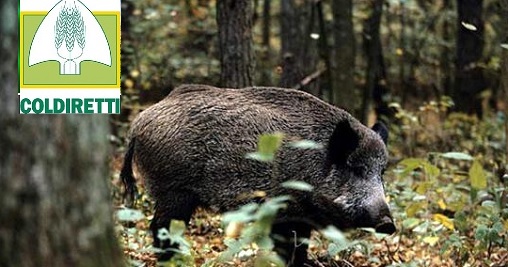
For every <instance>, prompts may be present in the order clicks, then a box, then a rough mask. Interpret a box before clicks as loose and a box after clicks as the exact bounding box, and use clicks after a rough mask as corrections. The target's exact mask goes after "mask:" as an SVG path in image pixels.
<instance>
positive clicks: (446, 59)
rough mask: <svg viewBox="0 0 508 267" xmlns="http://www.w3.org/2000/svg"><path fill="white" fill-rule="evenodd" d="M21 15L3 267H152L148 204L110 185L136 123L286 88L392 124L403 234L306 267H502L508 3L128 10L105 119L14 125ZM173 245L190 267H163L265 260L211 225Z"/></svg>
mask: <svg viewBox="0 0 508 267" xmlns="http://www.w3.org/2000/svg"><path fill="white" fill-rule="evenodd" d="M15 7H16V3H15V2H14V1H4V2H3V3H2V4H1V12H2V13H1V14H2V21H3V24H2V27H1V28H0V30H1V36H2V39H1V40H2V43H1V45H2V47H1V49H2V53H0V55H1V56H0V58H1V61H0V62H1V65H0V73H1V74H2V76H1V81H2V83H1V90H0V111H1V113H0V114H2V115H1V117H0V122H1V123H2V126H3V128H4V129H3V130H2V132H1V134H0V145H1V146H2V148H3V150H4V153H3V154H2V156H1V157H0V177H1V178H2V179H1V180H0V187H1V188H5V192H6V193H5V194H2V195H1V196H0V200H1V201H0V203H2V206H3V209H1V210H0V219H1V221H0V222H1V223H0V241H2V242H1V243H0V244H1V245H2V247H1V248H0V263H2V264H0V265H3V264H6V266H70V265H72V266H119V265H121V264H123V263H125V259H127V262H126V265H127V266H155V258H154V256H153V250H152V249H151V247H150V246H151V239H152V238H151V236H150V234H149V233H148V232H149V231H148V225H149V221H150V219H151V216H152V215H151V212H152V205H153V203H152V201H151V199H150V197H149V195H147V194H145V193H144V191H143V190H142V191H141V192H142V194H141V197H140V200H139V201H138V202H137V203H136V206H134V207H131V208H130V209H127V208H125V206H124V204H123V200H122V195H123V189H122V185H121V182H120V180H119V175H118V173H119V169H120V166H121V161H122V157H123V153H124V150H125V140H124V138H125V136H126V131H127V130H128V127H129V122H130V121H131V120H132V119H133V117H134V116H136V115H137V114H138V113H139V112H141V111H142V110H143V109H145V108H146V107H148V106H149V105H151V104H153V103H155V102H157V101H158V100H160V99H162V98H163V97H164V96H165V95H167V94H168V93H169V92H170V91H171V90H172V89H173V88H175V86H177V85H180V84H183V83H203V84H209V85H216V86H222V87H232V88H242V87H245V86H251V85H256V86H282V87H291V88H296V89H300V90H304V91H307V92H309V93H312V94H314V95H316V96H318V97H320V98H322V99H324V100H325V101H328V102H330V103H332V104H334V105H337V106H339V107H342V108H344V109H346V110H348V111H349V112H351V113H352V114H353V115H355V117H357V118H358V119H360V120H361V121H362V122H364V123H365V124H367V125H372V124H373V122H374V121H376V120H383V121H385V122H387V124H388V125H389V127H390V133H391V135H390V141H389V150H390V163H391V164H390V168H389V170H388V171H387V172H386V174H385V183H386V192H387V200H388V201H389V203H390V205H391V208H392V211H393V214H394V217H395V220H396V223H397V226H398V229H399V231H398V232H397V233H396V234H395V235H393V236H380V235H377V234H373V233H372V232H369V231H368V230H365V229H363V230H357V231H352V232H348V233H345V234H344V235H342V234H338V233H335V232H333V233H330V232H324V233H323V232H321V233H317V232H316V233H315V234H314V236H313V238H312V240H310V241H309V242H311V257H312V261H313V262H314V264H315V265H316V266H506V265H507V263H508V251H507V249H506V247H507V244H508V206H507V205H508V189H507V184H508V175H507V165H508V161H507V158H508V157H507V154H508V145H507V141H506V139H507V132H508V122H507V121H508V120H507V117H508V1H506V0H497V1H494V0H483V1H480V0H457V1H450V0H437V1H425V0H418V1H417V0H389V1H388V0H387V1H373V0H358V1H352V0H349V1H324V0H323V1H319V0H308V1H304V0H280V1H277V0H273V1H270V0H237V1H234V0H223V1H221V0H218V1H204V0H164V1H163V0H147V1H132V0H131V1H128V0H125V1H122V97H123V99H122V107H123V109H122V114H121V115H119V116H113V117H111V118H107V117H104V116H102V117H98V116H86V117H80V116H65V117H63V116H60V117H56V116H53V117H52V116H38V117H37V118H33V117H32V118H27V117H20V116H19V114H16V113H17V109H16V107H13V103H16V101H15V97H16V96H15V95H13V94H12V92H15V91H16V90H15V88H16V87H17V86H16V85H17V74H16V73H15V71H14V70H15V69H16V67H15V66H16V65H15V64H16V59H17V58H16V53H13V51H16V50H17V40H18V36H17V32H16V29H17V24H16V23H14V21H16V20H15V18H13V17H12V14H15V10H16V9H15ZM90 129H92V131H91V130H90ZM54 133H57V134H54ZM27 140H30V142H27ZM111 145H112V146H113V148H114V149H113V151H110V150H108V147H111ZM106 160H107V161H106ZM139 182H140V183H142V181H139ZM107 184H110V185H111V186H110V189H111V190H107V188H108V187H107V186H106V185H107ZM141 185H142V184H141ZM111 197H112V200H113V206H112V207H111V205H110V204H111V201H110V198H111ZM112 214H113V215H114V219H113V220H112V219H111V217H112V216H111V215H112ZM253 224H255V222H253ZM175 229H176V230H175ZM175 229H173V230H174V231H173V234H175V231H176V232H177V235H179V236H183V237H184V239H182V240H184V241H182V245H184V246H185V245H188V250H187V252H188V255H187V256H186V257H183V258H181V259H179V262H173V263H170V265H169V266H174V265H184V266H192V265H196V266H201V265H203V264H209V265H210V264H218V265H223V266H239V265H244V266H250V265H252V264H256V263H258V264H259V262H261V263H263V262H266V260H270V259H271V258H266V257H262V256H263V255H264V254H262V253H256V252H258V251H259V246H258V245H256V244H252V243H248V244H243V243H241V242H240V243H241V244H242V246H241V248H234V247H232V246H231V243H230V242H228V241H227V240H228V238H231V236H230V234H231V233H230V232H228V230H227V228H226V227H225V226H224V225H222V224H221V219H220V216H218V214H212V213H209V212H208V211H204V210H202V211H200V212H198V213H197V214H196V215H195V216H194V218H193V220H192V222H191V227H190V229H189V230H188V231H186V232H185V233H183V230H182V229H180V228H178V227H177V226H175ZM247 229H248V228H247ZM179 231H180V232H179ZM233 236H234V235H233ZM99 237H100V238H99ZM117 238H119V239H120V246H118V243H117ZM238 238H239V240H240V241H241V240H243V239H242V236H241V234H240V237H238ZM235 249H239V251H237V252H238V253H237V254H235V255H236V256H235V257H228V258H227V259H224V257H221V256H220V255H224V254H227V253H228V252H231V251H232V250H233V251H234V250H235ZM122 252H123V253H122ZM122 254H123V255H122ZM26 255H30V257H26ZM69 264H70V265H69ZM171 264H173V265H171ZM265 266H266V265H265Z"/></svg>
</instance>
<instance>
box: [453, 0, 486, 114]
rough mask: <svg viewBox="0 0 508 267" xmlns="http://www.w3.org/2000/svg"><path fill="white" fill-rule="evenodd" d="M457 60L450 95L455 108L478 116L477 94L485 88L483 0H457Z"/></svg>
mask: <svg viewBox="0 0 508 267" xmlns="http://www.w3.org/2000/svg"><path fill="white" fill-rule="evenodd" d="M457 9H458V19H457V28H458V33H457V62H456V75H455V90H454V94H453V98H454V100H455V107H456V109H457V111H462V112H466V113H470V114H475V113H476V114H477V115H479V116H480V117H481V115H482V110H481V99H479V98H478V94H479V93H480V92H481V91H482V90H484V89H485V88H486V86H487V85H486V81H485V78H484V76H483V72H482V69H481V68H480V67H479V66H478V63H480V60H481V58H482V52H483V46H484V40H483V32H484V24H483V20H482V11H483V0H457Z"/></svg>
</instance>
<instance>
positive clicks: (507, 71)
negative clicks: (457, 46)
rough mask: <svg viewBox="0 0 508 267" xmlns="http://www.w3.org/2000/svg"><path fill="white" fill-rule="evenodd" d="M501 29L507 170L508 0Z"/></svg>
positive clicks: (504, 2) (507, 167) (503, 4)
mask: <svg viewBox="0 0 508 267" xmlns="http://www.w3.org/2000/svg"><path fill="white" fill-rule="evenodd" d="M500 5H501V16H500V17H501V18H503V20H504V21H503V25H504V28H503V29H502V34H503V35H502V36H501V38H502V39H501V40H502V45H503V46H502V49H501V50H502V55H501V60H502V61H501V87H502V92H501V95H502V94H503V93H504V103H503V104H504V125H505V139H506V140H505V143H506V144H505V162H504V164H505V170H506V171H508V0H501V1H500Z"/></svg>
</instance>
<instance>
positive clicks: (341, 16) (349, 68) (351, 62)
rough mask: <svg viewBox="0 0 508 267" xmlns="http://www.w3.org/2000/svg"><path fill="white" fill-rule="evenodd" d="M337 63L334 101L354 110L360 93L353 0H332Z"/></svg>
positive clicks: (356, 108)
mask: <svg viewBox="0 0 508 267" xmlns="http://www.w3.org/2000/svg"><path fill="white" fill-rule="evenodd" d="M332 10H333V33H334V48H333V50H334V53H335V57H334V59H335V62H334V63H335V64H334V68H333V70H332V71H333V72H334V74H333V77H335V81H334V83H333V84H334V87H333V89H332V90H333V94H332V95H333V98H332V103H333V104H335V105H337V106H340V107H343V108H346V109H347V110H349V111H351V112H354V111H356V110H358V105H359V102H360V101H359V98H358V97H357V95H358V96H360V94H357V92H356V91H355V83H354V69H355V37H354V33H353V1H352V0H345V1H332Z"/></svg>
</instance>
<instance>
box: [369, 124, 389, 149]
mask: <svg viewBox="0 0 508 267" xmlns="http://www.w3.org/2000/svg"><path fill="white" fill-rule="evenodd" d="M372 130H373V131H374V132H376V133H377V134H379V136H381V139H383V143H385V145H386V144H387V143H388V127H386V125H385V124H384V123H382V122H376V124H374V126H372Z"/></svg>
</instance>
